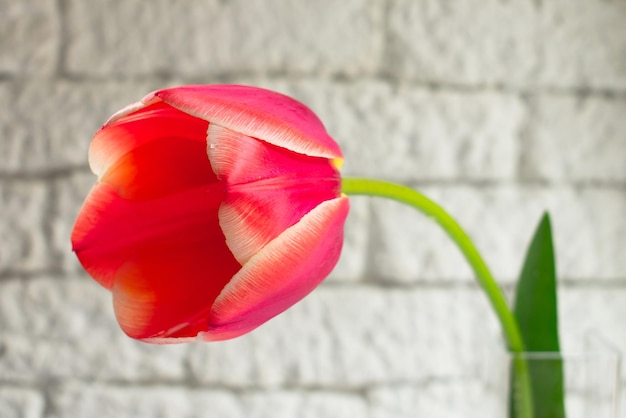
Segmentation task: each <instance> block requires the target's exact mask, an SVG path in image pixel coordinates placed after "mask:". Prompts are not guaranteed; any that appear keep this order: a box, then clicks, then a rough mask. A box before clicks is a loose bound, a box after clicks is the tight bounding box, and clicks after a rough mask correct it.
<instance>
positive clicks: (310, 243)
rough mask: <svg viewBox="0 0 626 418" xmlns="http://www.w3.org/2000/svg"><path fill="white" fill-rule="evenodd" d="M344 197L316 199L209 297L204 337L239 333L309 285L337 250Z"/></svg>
mask: <svg viewBox="0 0 626 418" xmlns="http://www.w3.org/2000/svg"><path fill="white" fill-rule="evenodd" d="M348 209H349V201H348V198H347V197H339V198H336V199H332V200H328V201H326V202H323V203H321V204H320V205H319V206H318V207H316V208H315V209H313V210H312V211H311V212H309V213H308V214H307V215H305V216H304V217H303V218H302V220H301V221H300V222H298V223H297V224H295V225H294V226H292V227H290V228H288V229H287V230H285V232H284V233H283V234H281V235H280V236H279V237H278V238H276V239H275V240H273V241H271V242H270V243H269V244H267V246H266V247H264V248H263V249H262V250H261V251H260V252H259V253H258V254H256V255H255V256H254V257H252V258H251V259H250V260H249V261H248V263H246V265H244V267H243V268H242V269H241V270H240V271H239V272H238V273H237V274H236V275H235V276H234V277H233V278H232V279H231V280H230V282H229V283H228V284H227V285H226V286H225V287H224V289H223V290H222V292H221V293H220V295H219V296H218V297H217V299H216V300H215V303H214V305H213V307H212V310H211V317H210V318H209V330H208V331H207V332H203V333H200V334H199V335H198V337H199V338H201V339H203V340H205V341H219V340H226V339H230V338H234V337H237V336H240V335H242V334H245V333H247V332H249V331H252V330H253V329H255V328H257V327H258V326H260V325H262V324H263V323H265V322H266V321H268V320H269V319H271V318H273V317H274V316H276V315H278V314H280V313H281V312H283V311H284V310H286V309H287V308H289V307H290V306H292V305H293V304H295V303H296V302H298V301H299V300H301V299H302V298H303V297H305V296H306V295H307V294H309V293H310V292H311V291H312V290H313V289H315V288H316V287H317V286H318V285H319V283H321V282H322V280H323V279H325V278H326V276H327V275H328V274H330V272H331V271H332V269H333V268H334V266H335V264H336V263H337V260H338V259H339V256H340V253H341V247H342V244H343V226H344V223H345V219H346V217H347V215H348Z"/></svg>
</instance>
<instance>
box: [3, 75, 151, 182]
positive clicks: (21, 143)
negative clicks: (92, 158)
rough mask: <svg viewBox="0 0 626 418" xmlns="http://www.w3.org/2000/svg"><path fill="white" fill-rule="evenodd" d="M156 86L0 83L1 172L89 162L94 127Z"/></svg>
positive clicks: (45, 169) (44, 170)
mask: <svg viewBox="0 0 626 418" xmlns="http://www.w3.org/2000/svg"><path fill="white" fill-rule="evenodd" d="M154 88H156V84H150V83H143V82H141V83H108V82H102V83H97V82H93V83H90V82H85V83H80V82H78V83H74V82H65V81H52V80H29V81H28V82H26V81H24V82H21V81H15V82H12V83H8V82H5V83H0V105H1V106H2V108H3V109H5V111H4V112H2V114H0V130H1V132H2V137H3V141H1V143H0V172H2V173H47V172H49V171H54V170H67V169H68V168H71V167H76V166H80V167H85V166H86V165H87V149H88V147H89V143H90V141H91V138H92V137H93V135H94V133H95V132H96V131H97V130H98V129H99V128H100V127H101V126H102V124H103V123H104V122H105V121H106V120H107V119H108V117H109V116H111V114H112V113H113V112H115V111H117V110H119V109H120V108H122V107H123V106H126V105H127V104H129V103H131V102H134V101H136V100H139V99H141V98H142V97H143V96H144V95H145V94H146V93H148V92H149V91H151V90H153V89H154Z"/></svg>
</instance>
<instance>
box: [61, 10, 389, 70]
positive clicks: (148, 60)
mask: <svg viewBox="0 0 626 418" xmlns="http://www.w3.org/2000/svg"><path fill="white" fill-rule="evenodd" d="M67 9H68V34H69V35H68V36H69V44H68V48H67V69H68V71H70V72H71V73H80V74H90V75H98V76H107V75H120V74H123V75H144V74H177V75H182V74H184V75H196V76H202V77H206V76H207V75H211V74H212V75H216V74H224V73H231V72H234V73H248V72H289V73H324V74H329V73H340V74H349V75H355V74H362V73H371V72H373V71H374V70H375V69H376V67H377V64H378V62H379V60H380V55H381V51H382V39H383V32H382V21H383V2H381V1H377V0H351V1H347V2H342V3H341V4H340V5H339V4H337V3H336V2H331V1H329V0H325V1H322V2H315V3H294V2H291V1H288V0H281V1H279V2H276V1H261V2H255V3H254V4H250V3H249V2H247V1H245V0H238V1H231V2H221V1H218V0H213V1H209V2H206V1H200V0H195V1H192V2H183V3H179V2H172V1H166V0H159V1H156V2H152V3H151V7H149V8H146V7H144V4H143V3H142V2H140V1H132V2H128V1H116V2H115V4H113V5H112V4H107V5H87V4H86V3H84V2H81V1H70V2H69V3H68V7H67ZM331 19H332V22H333V24H332V25H328V22H329V21H330V20H331ZM320 28H324V30H320ZM103 57H106V59H103Z"/></svg>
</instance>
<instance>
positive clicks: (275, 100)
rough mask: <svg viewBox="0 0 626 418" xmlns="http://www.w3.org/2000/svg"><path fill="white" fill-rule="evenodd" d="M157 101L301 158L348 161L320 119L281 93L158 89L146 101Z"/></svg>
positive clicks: (237, 89)
mask: <svg viewBox="0 0 626 418" xmlns="http://www.w3.org/2000/svg"><path fill="white" fill-rule="evenodd" d="M155 97H158V98H160V99H161V100H163V101H164V102H165V103H168V104H169V105H171V106H173V107H175V108H177V109H180V110H182V111H184V112H186V113H189V114H191V115H193V116H196V117H198V118H201V119H204V120H206V121H208V122H210V123H214V124H217V125H221V126H223V127H226V128H229V129H231V130H233V131H236V132H240V133H242V134H244V135H248V136H251V137H254V138H258V139H261V140H263V141H266V142H268V143H270V144H273V145H276V146H279V147H282V148H287V149H289V150H291V151H294V152H298V153H300V154H306V155H311V156H316V157H325V158H329V159H340V158H343V156H342V153H341V149H340V148H339V146H338V145H337V143H336V142H335V141H334V140H333V139H332V138H331V137H330V136H329V135H328V133H327V132H326V129H325V128H324V125H323V124H322V122H321V121H320V120H319V118H318V117H317V116H316V115H315V114H314V113H313V112H312V111H311V110H310V109H309V108H308V107H306V106H305V105H303V104H302V103H300V102H298V101H296V100H294V99H292V98H291V97H288V96H285V95H283V94H280V93H276V92H273V91H270V90H265V89H262V88H258V87H250V86H241V85H228V84H225V85H195V86H182V87H175V88H170V89H164V90H158V91H156V92H153V93H150V94H149V95H147V96H146V97H145V98H144V99H143V102H146V103H150V102H153V101H154V100H155Z"/></svg>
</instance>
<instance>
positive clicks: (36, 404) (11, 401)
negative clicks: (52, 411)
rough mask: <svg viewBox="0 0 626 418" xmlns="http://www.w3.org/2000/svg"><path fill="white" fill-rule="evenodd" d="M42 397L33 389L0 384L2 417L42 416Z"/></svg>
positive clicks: (0, 411)
mask: <svg viewBox="0 0 626 418" xmlns="http://www.w3.org/2000/svg"><path fill="white" fill-rule="evenodd" d="M43 413H44V399H43V396H42V395H41V394H40V393H39V392H37V391H34V390H31V389H24V388H10V387H2V386H0V416H1V417H2V418H43V416H44V415H43Z"/></svg>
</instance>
